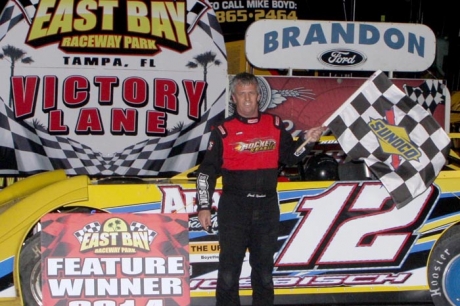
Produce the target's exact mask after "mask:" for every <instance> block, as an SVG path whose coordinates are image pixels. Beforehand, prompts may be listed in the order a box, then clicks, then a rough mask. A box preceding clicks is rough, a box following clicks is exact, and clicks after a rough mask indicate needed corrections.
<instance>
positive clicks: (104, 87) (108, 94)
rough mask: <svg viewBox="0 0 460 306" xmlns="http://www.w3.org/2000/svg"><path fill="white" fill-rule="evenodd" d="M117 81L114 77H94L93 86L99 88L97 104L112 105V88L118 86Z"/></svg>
mask: <svg viewBox="0 0 460 306" xmlns="http://www.w3.org/2000/svg"><path fill="white" fill-rule="evenodd" d="M118 84H119V81H118V78H117V77H114V76H96V77H94V85H96V86H97V87H99V98H98V100H99V104H101V105H112V104H113V88H114V87H116V86H118Z"/></svg>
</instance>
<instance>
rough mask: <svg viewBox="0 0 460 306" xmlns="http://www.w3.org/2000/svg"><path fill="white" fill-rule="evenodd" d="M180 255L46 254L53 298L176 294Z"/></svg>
mask: <svg viewBox="0 0 460 306" xmlns="http://www.w3.org/2000/svg"><path fill="white" fill-rule="evenodd" d="M184 261H185V259H184V257H182V256H170V257H167V258H162V257H145V258H116V257H108V258H48V259H47V260H46V269H45V271H46V278H47V280H46V281H47V283H48V286H49V288H50V292H51V296H52V297H53V298H64V297H77V298H96V297H103V298H107V297H118V296H123V297H129V296H131V297H136V296H163V297H164V296H178V295H182V294H183V293H184V292H183V290H184V286H185V285H186V284H183V280H182V279H181V277H184V276H185V262H184Z"/></svg>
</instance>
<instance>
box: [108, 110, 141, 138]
mask: <svg viewBox="0 0 460 306" xmlns="http://www.w3.org/2000/svg"><path fill="white" fill-rule="evenodd" d="M136 126H137V110H135V109H126V110H124V109H120V108H114V109H112V126H111V131H112V134H114V135H122V134H125V135H135V134H137V128H136Z"/></svg>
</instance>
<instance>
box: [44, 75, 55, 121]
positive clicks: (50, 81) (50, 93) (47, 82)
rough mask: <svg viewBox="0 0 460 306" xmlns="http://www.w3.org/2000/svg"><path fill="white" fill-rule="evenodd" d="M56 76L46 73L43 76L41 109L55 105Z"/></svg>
mask: <svg viewBox="0 0 460 306" xmlns="http://www.w3.org/2000/svg"><path fill="white" fill-rule="evenodd" d="M57 81H58V79H57V77H56V76H53V75H46V76H44V77H43V111H44V112H46V111H47V110H52V109H56V107H57V85H58V84H57Z"/></svg>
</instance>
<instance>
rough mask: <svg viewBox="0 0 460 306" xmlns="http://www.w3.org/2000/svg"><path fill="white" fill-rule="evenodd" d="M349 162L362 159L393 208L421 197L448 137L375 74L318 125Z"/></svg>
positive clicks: (439, 165)
mask: <svg viewBox="0 0 460 306" xmlns="http://www.w3.org/2000/svg"><path fill="white" fill-rule="evenodd" d="M324 125H325V126H327V127H329V129H330V130H331V131H332V133H333V134H334V135H335V136H336V138H337V140H338V141H339V143H340V144H341V146H342V149H343V150H344V151H345V152H346V153H347V155H348V157H349V158H350V159H352V160H358V159H362V160H364V161H365V163H366V165H367V166H368V167H369V168H370V169H371V171H372V172H373V173H374V174H375V175H376V176H377V177H378V178H379V179H380V181H381V182H382V184H383V185H384V186H385V188H386V189H387V190H388V192H389V193H390V195H391V197H392V198H393V200H394V202H395V204H396V205H397V207H398V208H401V207H403V206H404V205H406V204H407V203H409V202H410V201H411V200H412V199H414V198H415V197H417V196H418V195H420V194H421V193H423V192H424V191H425V190H426V189H427V188H428V187H429V186H430V185H431V184H432V183H433V181H434V180H435V178H436V177H437V175H438V174H439V172H440V171H441V169H442V167H443V166H444V164H445V162H446V160H447V156H448V153H449V149H450V138H449V136H448V135H447V134H446V133H445V131H444V130H443V128H442V127H441V126H440V125H439V124H438V123H437V122H436V120H435V119H434V118H433V117H432V116H431V115H430V113H429V112H427V111H426V110H425V109H424V108H423V107H422V106H421V105H419V104H417V103H416V102H414V101H413V100H411V99H410V98H409V97H408V96H407V95H405V94H404V92H402V91H401V90H400V89H399V88H398V87H397V86H395V85H394V84H393V83H392V82H391V81H390V80H389V79H388V77H387V76H386V75H385V74H384V73H383V72H382V71H377V72H375V73H374V74H373V75H372V76H371V77H370V78H369V80H367V81H366V82H365V83H364V84H363V85H362V86H361V87H360V88H359V89H358V90H357V91H356V92H355V93H354V94H353V95H352V96H351V97H350V98H349V99H348V100H347V101H346V102H345V103H344V104H343V105H342V106H341V107H340V108H339V109H338V110H337V111H336V112H335V113H334V114H332V115H331V116H330V117H329V119H327V120H326V122H325V123H324Z"/></svg>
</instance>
